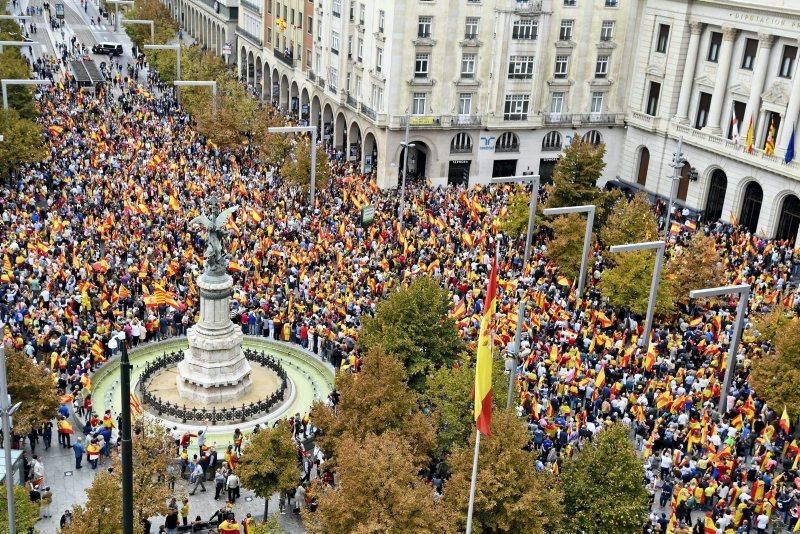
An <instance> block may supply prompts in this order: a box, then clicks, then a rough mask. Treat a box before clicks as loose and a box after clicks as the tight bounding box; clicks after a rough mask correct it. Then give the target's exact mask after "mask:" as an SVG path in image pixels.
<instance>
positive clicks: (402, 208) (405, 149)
mask: <svg viewBox="0 0 800 534" xmlns="http://www.w3.org/2000/svg"><path fill="white" fill-rule="evenodd" d="M410 124H411V119H410V118H409V117H406V137H405V141H403V142H402V143H400V146H402V147H403V182H402V184H401V185H400V213H398V215H397V220H398V225H397V227H398V228H399V229H400V230H402V229H403V216H404V212H405V211H406V175H407V174H408V149H409V148H412V147H414V146H416V145H415V144H414V143H409V142H408V129H409V125H410Z"/></svg>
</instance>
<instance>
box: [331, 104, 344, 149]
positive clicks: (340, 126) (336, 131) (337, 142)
mask: <svg viewBox="0 0 800 534" xmlns="http://www.w3.org/2000/svg"><path fill="white" fill-rule="evenodd" d="M333 146H334V148H335V149H336V150H342V151H344V147H345V146H347V121H346V120H345V118H344V113H342V112H341V111H340V112H339V113H338V114H337V115H336V125H335V126H334V128H333Z"/></svg>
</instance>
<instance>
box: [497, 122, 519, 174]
mask: <svg viewBox="0 0 800 534" xmlns="http://www.w3.org/2000/svg"><path fill="white" fill-rule="evenodd" d="M494 151H495V152H519V137H517V134H515V133H514V132H504V133H503V134H502V135H501V136H500V137H498V138H497V142H496V143H495V144H494ZM509 176H511V175H509Z"/></svg>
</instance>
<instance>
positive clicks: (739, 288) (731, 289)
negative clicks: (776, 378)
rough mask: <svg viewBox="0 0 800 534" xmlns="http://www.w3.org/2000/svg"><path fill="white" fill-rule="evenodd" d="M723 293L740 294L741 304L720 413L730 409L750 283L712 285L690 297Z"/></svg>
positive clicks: (698, 290)
mask: <svg viewBox="0 0 800 534" xmlns="http://www.w3.org/2000/svg"><path fill="white" fill-rule="evenodd" d="M722 295H738V296H739V304H738V305H737V306H736V319H735V320H734V323H733V325H734V326H733V337H732V338H731V342H730V345H729V347H728V365H727V367H726V368H725V381H724V383H723V386H722V391H720V394H719V407H718V409H719V413H720V414H724V413H726V412H727V411H728V410H727V408H728V390H730V389H731V380H732V379H733V367H734V365H736V353H737V352H738V350H739V341H740V340H741V339H742V327H743V326H744V317H745V315H746V313H747V303H748V301H749V300H750V285H749V284H739V285H735V286H721V287H710V288H708V289H695V290H694V291H690V292H689V297H690V298H693V299H701V298H709V297H721V296H722Z"/></svg>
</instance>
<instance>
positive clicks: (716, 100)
mask: <svg viewBox="0 0 800 534" xmlns="http://www.w3.org/2000/svg"><path fill="white" fill-rule="evenodd" d="M737 32H738V30H737V29H735V28H730V27H723V28H722V48H720V51H719V66H718V67H717V80H716V83H714V94H713V95H711V107H710V108H709V111H708V122H707V123H706V127H705V128H703V130H705V131H707V132H709V133H712V134H714V135H719V134H720V133H721V132H722V129H721V128H720V127H719V121H720V116H721V114H722V103H723V102H724V101H725V94H726V93H727V91H726V88H727V87H728V74H729V73H730V70H731V55H732V54H733V40H734V39H735V38H736V33H737Z"/></svg>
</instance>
